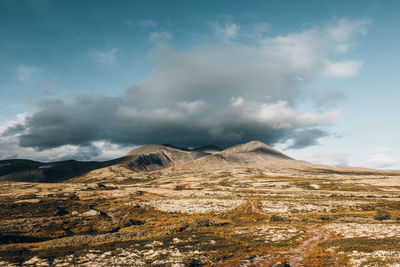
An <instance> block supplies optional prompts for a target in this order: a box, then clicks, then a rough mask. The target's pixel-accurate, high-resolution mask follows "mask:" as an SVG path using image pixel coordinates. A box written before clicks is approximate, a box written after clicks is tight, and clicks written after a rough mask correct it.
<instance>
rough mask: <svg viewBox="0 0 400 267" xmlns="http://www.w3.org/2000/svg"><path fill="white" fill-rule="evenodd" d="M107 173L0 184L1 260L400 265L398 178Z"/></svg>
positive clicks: (260, 172) (307, 171)
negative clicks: (51, 180)
mask: <svg viewBox="0 0 400 267" xmlns="http://www.w3.org/2000/svg"><path fill="white" fill-rule="evenodd" d="M100 172H101V173H102V175H100V176H99V177H101V179H99V181H101V183H99V182H94V180H93V177H94V175H95V174H93V173H92V174H90V175H87V176H85V177H81V178H77V179H73V180H70V181H68V182H66V183H50V184H49V183H22V182H1V186H0V215H1V216H0V243H1V244H0V257H1V258H0V265H1V266H21V265H22V266H71V265H72V266H73V265H75V266H146V265H150V266H153V265H154V266H196V265H216V266H284V265H285V264H286V266H287V264H289V265H290V266H399V265H400V245H399V244H400V176H398V175H397V173H391V172H387V173H386V172H376V173H374V172H371V171H360V170H358V171H353V170H346V171H340V170H338V169H332V170H331V171H328V169H326V168H325V169H324V168H321V169H315V168H314V169H312V168H302V169H301V170H299V169H297V170H296V168H284V169H283V168H268V167H263V168H249V167H234V168H233V167H232V168H222V169H218V170H211V169H207V170H204V169H198V170H196V169H193V168H192V167H191V168H183V167H182V168H180V169H173V168H168V169H164V170H159V171H155V172H150V173H142V174H138V173H134V174H132V175H130V174H129V172H128V171H125V172H123V170H121V169H119V170H117V171H116V170H115V169H114V170H110V169H102V170H101V171H100ZM111 172H112V173H113V174H114V176H112V177H113V179H109V182H107V179H106V178H107V173H108V174H110V173H111ZM116 173H120V176H118V175H116ZM97 174H99V172H97ZM109 177H111V176H109Z"/></svg>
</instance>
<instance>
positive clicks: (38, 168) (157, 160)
mask: <svg viewBox="0 0 400 267" xmlns="http://www.w3.org/2000/svg"><path fill="white" fill-rule="evenodd" d="M199 159H202V161H199V162H197V160H199ZM272 160H274V161H275V160H293V159H291V158H290V157H288V156H286V155H284V154H282V153H280V152H279V151H276V150H274V149H273V148H271V147H269V146H268V145H266V144H264V143H262V142H259V141H252V142H249V143H246V144H241V145H236V146H233V147H229V148H227V149H225V150H222V149H221V148H219V147H216V146H212V145H209V146H201V147H197V148H184V147H178V146H174V145H170V144H166V145H157V144H152V145H145V146H142V147H139V148H136V149H134V150H132V151H130V152H129V153H127V154H126V155H124V156H123V157H121V158H117V159H114V160H110V161H104V162H97V161H90V162H80V161H75V160H67V161H59V162H50V163H44V162H37V161H32V160H25V159H14V160H2V161H0V181H2V180H3V181H19V182H62V181H67V180H70V179H72V178H76V177H81V176H85V175H88V174H91V173H92V174H93V175H96V174H97V175H98V174H99V173H103V174H104V169H105V168H108V169H110V168H113V170H116V169H118V170H119V171H120V172H121V171H123V172H126V171H130V172H139V173H143V172H153V171H157V170H161V169H165V168H170V167H174V166H181V165H185V164H189V165H190V163H191V162H195V165H198V164H203V165H204V164H205V165H207V164H213V163H214V164H220V163H227V164H249V163H256V162H259V163H260V162H264V163H265V162H268V161H272ZM97 170H100V171H97ZM106 173H108V172H106Z"/></svg>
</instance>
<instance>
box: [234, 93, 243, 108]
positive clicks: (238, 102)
mask: <svg viewBox="0 0 400 267" xmlns="http://www.w3.org/2000/svg"><path fill="white" fill-rule="evenodd" d="M243 103H244V99H243V97H241V96H238V97H237V98H234V97H232V99H231V105H232V106H234V107H240V106H241V105H243Z"/></svg>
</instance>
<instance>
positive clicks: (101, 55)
mask: <svg viewBox="0 0 400 267" xmlns="http://www.w3.org/2000/svg"><path fill="white" fill-rule="evenodd" d="M118 50H119V49H118V48H117V47H114V48H112V49H111V50H109V51H93V52H91V53H90V56H91V58H92V60H93V61H94V62H96V63H100V64H103V65H110V64H112V63H114V62H115V55H116V53H117V52H118Z"/></svg>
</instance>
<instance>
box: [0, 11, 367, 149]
mask: <svg viewBox="0 0 400 267" xmlns="http://www.w3.org/2000/svg"><path fill="white" fill-rule="evenodd" d="M221 25H222V26H224V27H225V26H226V27H225V29H228V28H231V29H230V30H227V31H221V34H223V35H224V36H225V37H224V38H229V42H225V40H223V41H222V42H221V39H220V38H218V39H214V40H212V41H208V42H206V43H199V44H197V45H195V46H193V47H189V48H186V49H184V50H179V49H176V48H175V47H173V46H172V45H171V44H169V43H168V42H166V41H170V40H172V35H171V34H170V33H168V32H153V33H151V34H150V36H149V41H150V42H153V43H155V44H157V45H155V46H154V47H153V48H152V49H151V51H150V53H149V59H150V60H151V61H152V62H153V65H154V70H153V72H152V73H151V74H150V75H149V76H147V77H146V78H145V79H143V80H142V81H141V82H140V83H137V84H135V85H133V86H131V87H130V88H127V89H126V90H124V92H123V93H122V94H121V95H120V96H117V97H105V96H93V95H85V96H82V95H81V96H77V97H75V98H74V99H67V100H57V99H56V100H52V101H45V102H42V103H40V104H39V108H38V111H37V112H35V113H33V114H32V115H30V116H27V117H26V118H25V119H24V121H23V122H22V123H20V124H21V126H18V127H14V128H13V127H11V126H10V127H8V128H7V129H5V130H4V131H3V138H5V136H6V135H7V136H8V137H7V138H11V137H10V134H11V135H14V137H15V139H16V140H18V144H19V146H20V147H22V148H35V149H37V150H53V149H56V148H58V147H63V146H74V147H76V146H84V147H89V148H90V146H91V145H92V144H93V143H94V142H108V143H110V144H116V145H119V146H130V145H142V144H149V143H172V144H176V145H183V146H197V145H207V144H214V145H219V146H223V147H224V146H228V145H233V144H236V143H240V142H247V141H250V140H254V139H257V140H261V141H264V142H266V143H268V144H270V145H274V144H280V143H287V144H288V147H290V148H292V149H297V148H302V147H306V146H310V145H315V144H317V143H318V140H319V139H320V138H322V137H325V136H327V135H329V132H327V131H326V130H325V128H324V127H325V126H326V125H328V124H330V123H332V122H333V121H334V120H335V119H336V118H337V117H338V116H339V115H340V112H339V111H336V110H333V111H323V112H320V113H315V112H298V111H297V110H296V107H298V106H299V105H301V102H299V99H301V97H300V96H304V95H306V94H305V93H304V92H306V87H307V85H308V84H309V83H310V82H312V81H313V80H314V79H315V78H317V77H320V76H321V77H325V75H326V71H327V69H329V68H330V67H332V66H331V65H332V63H331V62H335V64H344V65H346V62H356V61H351V60H349V59H346V58H344V57H345V54H344V53H343V52H341V53H339V54H338V51H337V49H338V47H339V46H341V45H347V44H350V43H353V42H354V40H355V39H356V38H357V37H358V36H360V35H363V34H364V33H365V30H364V28H365V27H366V23H365V22H363V21H360V20H354V21H353V20H348V19H346V20H338V21H336V22H335V23H329V24H327V25H321V26H318V27H311V28H309V29H305V30H303V31H300V32H295V33H288V34H286V35H279V36H268V37H264V36H260V35H254V37H253V38H255V39H254V40H253V42H251V43H250V44H249V43H247V42H246V43H245V44H243V43H241V42H239V41H235V40H236V39H235V38H236V37H235V35H236V34H237V33H238V31H237V30H238V29H239V28H235V27H233V26H232V25H234V23H233V22H227V23H225V24H218V27H219V26H221ZM235 25H236V24H235ZM222 26H221V27H222ZM222 28H223V27H222ZM222 28H221V29H222ZM160 42H161V44H160ZM114 53H115V52H114ZM106 61H107V60H106ZM350 65H351V64H350ZM336 74H337V73H336ZM339 76H340V78H344V77H348V75H347V76H346V75H339ZM335 77H338V75H336V76H335ZM244 99H246V101H245V100H244ZM89 148H88V150H89V151H91V150H90V149H89Z"/></svg>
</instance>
